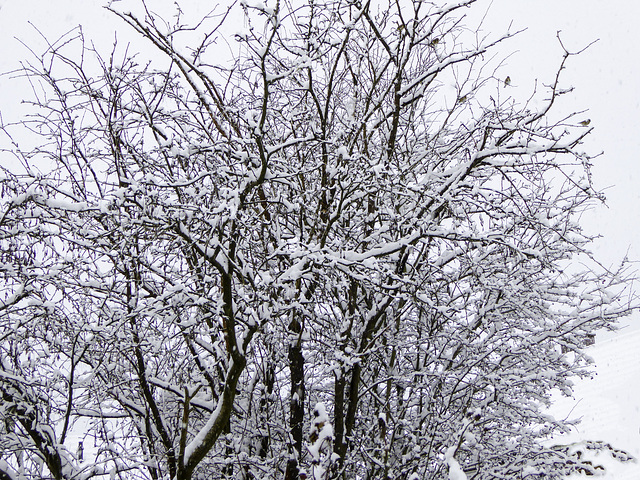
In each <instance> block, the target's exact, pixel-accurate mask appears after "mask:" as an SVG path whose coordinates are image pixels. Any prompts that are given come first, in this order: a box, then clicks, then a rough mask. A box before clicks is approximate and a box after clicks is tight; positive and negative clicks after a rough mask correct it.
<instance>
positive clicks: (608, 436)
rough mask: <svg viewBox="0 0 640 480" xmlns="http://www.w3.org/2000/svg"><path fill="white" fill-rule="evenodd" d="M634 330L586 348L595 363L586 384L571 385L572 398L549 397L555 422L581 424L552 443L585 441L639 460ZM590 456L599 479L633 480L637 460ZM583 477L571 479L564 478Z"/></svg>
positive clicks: (639, 336)
mask: <svg viewBox="0 0 640 480" xmlns="http://www.w3.org/2000/svg"><path fill="white" fill-rule="evenodd" d="M639 350H640V331H632V332H629V333H625V332H624V331H622V332H620V333H618V334H617V335H616V336H615V337H613V338H611V339H609V340H605V341H602V342H596V344H595V345H592V346H591V347H588V348H587V349H586V353H587V354H588V355H589V356H591V357H592V358H593V359H594V361H595V364H596V368H595V375H594V376H593V378H592V379H583V380H579V381H576V386H575V388H574V394H573V397H572V398H568V397H561V396H560V395H557V396H556V397H554V405H553V406H552V409H551V411H552V413H553V414H554V416H555V417H556V418H568V419H581V422H580V423H579V424H578V425H576V426H575V427H574V428H573V430H572V432H571V433H569V434H567V435H563V436H560V437H557V438H554V443H562V444H573V443H578V442H581V441H586V440H593V441H603V442H604V443H606V444H610V445H611V446H612V447H613V448H617V449H621V450H624V451H625V452H627V453H629V454H631V455H632V456H633V457H635V458H636V459H638V460H640V403H639V401H638V399H639V398H640V361H639V360H640V359H639V358H638V351H639ZM589 455H591V456H592V457H593V462H594V464H600V465H603V466H604V467H605V469H606V471H605V473H604V475H603V476H602V477H599V478H603V479H610V480H613V479H615V480H637V479H639V478H640V461H638V460H636V461H635V462H634V461H632V462H624V463H623V462H619V461H617V460H614V459H613V458H612V457H611V455H610V453H609V452H607V451H602V452H599V453H598V454H596V455H594V454H593V453H589ZM574 477H575V478H584V477H579V476H577V475H575V476H572V477H570V478H574Z"/></svg>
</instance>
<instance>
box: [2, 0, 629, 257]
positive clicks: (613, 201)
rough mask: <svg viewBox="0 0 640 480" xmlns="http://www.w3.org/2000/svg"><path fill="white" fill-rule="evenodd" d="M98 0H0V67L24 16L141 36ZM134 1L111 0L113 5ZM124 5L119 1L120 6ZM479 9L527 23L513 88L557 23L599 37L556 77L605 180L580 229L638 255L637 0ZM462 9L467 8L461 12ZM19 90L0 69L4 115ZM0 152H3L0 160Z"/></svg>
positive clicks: (12, 111) (30, 37) (525, 78)
mask: <svg viewBox="0 0 640 480" xmlns="http://www.w3.org/2000/svg"><path fill="white" fill-rule="evenodd" d="M104 3H105V0H55V1H52V0H0V72H7V71H10V70H13V69H15V68H17V67H19V62H20V60H21V59H24V58H28V57H29V53H28V51H27V49H26V48H25V47H24V46H23V45H22V44H21V43H20V42H19V41H18V40H16V37H17V38H18V39H20V40H22V41H23V42H24V43H26V44H28V45H29V46H31V47H32V48H33V49H34V50H35V51H36V52H41V51H42V50H43V48H44V45H45V44H44V41H43V39H42V38H40V36H39V34H38V33H37V31H36V30H35V29H34V27H33V26H31V25H29V22H31V23H32V24H33V25H35V26H36V27H37V28H38V29H39V30H40V31H41V32H42V33H43V34H44V35H45V36H46V37H47V38H49V39H57V38H59V37H60V36H61V35H62V34H64V33H65V32H67V31H69V30H70V29H72V28H73V27H75V26H77V25H78V24H82V25H83V30H84V33H85V37H86V38H87V39H90V40H94V41H95V42H96V44H97V45H96V46H97V47H98V49H99V50H102V51H104V52H105V53H107V52H109V51H110V49H111V46H112V43H113V38H114V31H117V32H118V37H119V40H120V42H124V41H125V40H127V39H131V40H132V47H131V48H132V50H134V51H135V50H139V49H140V50H144V49H145V47H146V45H144V44H143V43H141V42H143V41H141V40H140V39H137V38H136V37H135V36H134V35H132V34H131V31H130V29H129V28H128V27H127V26H125V25H123V22H122V21H120V19H118V18H116V17H115V16H114V15H112V14H110V13H109V12H107V11H105V10H104V9H102V8H101V5H102V4H104ZM148 3H149V4H150V5H153V8H156V9H158V10H163V9H164V8H163V6H164V5H168V6H170V5H172V4H173V1H172V0H151V1H149V2H148ZM180 3H181V5H182V8H183V10H184V11H185V13H186V14H189V12H196V13H197V14H200V13H206V11H208V10H209V9H210V8H212V7H211V6H212V5H215V4H216V2H211V1H210V0H182V1H181V2H180ZM136 4H138V1H137V0H121V1H119V2H117V3H116V4H115V5H116V6H118V7H119V8H121V9H124V8H130V6H131V5H136ZM125 6H126V7H125ZM478 7H479V8H480V9H484V8H488V11H489V13H488V15H487V20H486V25H487V26H489V28H490V29H492V30H495V31H496V33H497V32H499V31H503V30H506V29H507V27H508V25H509V23H510V22H511V21H512V22H513V27H512V29H513V30H519V29H522V28H527V30H526V31H525V32H523V33H521V34H520V35H519V36H518V37H516V38H515V39H512V40H510V41H509V42H507V43H504V44H503V45H502V48H503V51H504V54H505V55H507V54H509V53H512V52H515V53H514V55H513V56H511V57H509V59H508V60H507V63H506V66H505V68H504V72H505V75H506V74H508V75H510V76H511V79H512V84H513V88H515V89H522V90H523V91H526V92H529V91H531V89H532V88H533V85H534V81H535V80H536V79H538V80H539V81H540V82H547V83H548V82H550V81H551V79H552V78H553V75H554V73H555V68H556V67H557V65H558V64H559V62H560V60H561V56H562V50H561V48H560V46H559V44H558V41H557V39H556V32H557V31H558V30H561V31H562V33H561V36H562V39H563V42H564V43H565V46H566V47H567V48H569V49H570V50H579V49H581V48H583V47H584V46H586V45H587V44H589V43H590V42H592V41H594V40H596V39H599V41H598V42H597V43H596V44H594V45H592V46H591V47H590V48H589V49H588V50H587V51H586V52H584V53H583V54H581V55H580V56H578V57H573V58H572V59H571V60H570V62H569V64H568V68H567V70H566V72H565V75H564V79H565V81H564V84H563V86H570V85H573V86H574V87H575V91H574V93H572V94H570V95H567V96H565V97H563V104H562V105H563V108H564V109H565V110H566V111H567V112H569V111H577V110H584V109H589V111H588V112H587V113H585V118H590V119H591V120H592V121H591V126H593V127H595V128H594V130H593V132H592V133H591V135H590V136H589V137H588V140H587V142H586V145H585V150H586V151H588V152H590V153H594V154H595V153H599V152H604V155H603V156H602V157H599V158H598V159H596V161H595V167H594V181H595V184H596V187H598V188H600V189H603V188H604V189H606V194H607V197H608V202H607V203H608V208H600V209H598V210H596V211H594V212H591V213H589V214H588V215H586V216H585V218H584V220H583V224H584V225H585V227H586V229H587V231H588V232H589V233H600V234H601V235H602V236H603V238H602V239H600V240H599V241H598V242H597V243H596V244H595V245H594V248H593V250H594V251H595V253H596V255H597V256H598V258H600V259H601V260H602V261H603V263H604V264H605V265H607V266H609V265H612V264H615V263H616V262H617V261H619V260H620V259H621V258H622V257H624V256H625V254H626V253H627V251H628V252H629V254H630V258H632V259H633V258H635V259H640V226H638V225H637V222H638V220H639V219H640V189H639V187H640V170H638V171H636V164H637V163H638V161H637V157H638V152H640V135H639V134H638V132H637V130H638V129H639V126H640V94H639V93H638V87H640V80H639V79H640V62H639V61H638V60H639V58H638V57H639V55H638V54H639V53H640V47H639V45H640V29H639V28H637V18H638V17H639V14H640V2H636V1H635V0H609V1H607V2H604V1H602V0H535V1H532V0H493V1H491V0H485V1H483V2H480V5H476V6H475V7H474V9H476V10H474V11H477V8H478ZM470 13H471V12H470ZM28 95H29V92H28V91H25V85H24V82H20V81H18V80H15V79H11V78H10V77H9V76H6V75H5V76H0V112H2V115H3V119H4V121H5V122H8V121H10V120H15V119H17V118H18V117H19V115H20V109H19V107H20V101H21V98H23V97H24V96H28ZM3 161H5V160H3Z"/></svg>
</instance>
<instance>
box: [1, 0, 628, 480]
mask: <svg viewBox="0 0 640 480" xmlns="http://www.w3.org/2000/svg"><path fill="white" fill-rule="evenodd" d="M476 3H479V2H476V0H468V1H464V2H459V3H455V4H449V5H444V6H438V5H435V4H431V3H427V2H420V1H415V2H405V3H403V2H398V3H394V2H389V3H388V4H387V3H381V4H379V5H377V4H374V3H372V2H364V3H363V2H358V1H345V0H328V1H324V0H323V1H310V2H308V3H305V4H298V3H296V2H291V3H289V2H286V1H277V2H275V3H273V5H262V4H260V5H257V4H256V5H253V4H250V3H249V2H241V3H240V4H239V6H238V7H237V8H238V9H240V11H241V12H242V14H243V15H244V17H243V18H244V19H245V20H244V22H245V28H244V29H243V30H242V31H241V32H238V33H236V34H235V36H234V38H233V39H232V38H230V36H229V34H228V33H226V32H228V31H229V28H230V27H229V26H228V23H229V22H232V19H233V18H234V15H235V13H234V12H235V10H234V9H233V8H230V9H229V10H228V11H225V12H223V13H222V14H220V15H217V14H211V15H210V16H208V17H207V18H205V19H203V21H202V22H201V23H200V24H198V25H197V26H195V27H192V26H189V25H182V24H181V16H180V15H178V16H176V17H175V18H176V20H175V23H174V24H173V25H168V24H167V23H166V22H165V21H164V20H163V19H162V18H161V17H159V16H156V15H155V14H154V13H152V12H151V11H150V10H146V14H145V15H144V16H141V17H137V16H135V15H133V14H130V13H125V12H124V11H120V10H117V9H112V8H110V10H111V11H112V12H113V13H114V14H115V15H117V16H118V17H120V18H121V19H122V20H123V21H124V22H125V23H126V24H128V25H129V26H130V27H132V28H133V29H134V31H135V32H137V33H138V34H139V35H140V37H141V38H143V39H145V40H146V41H149V42H150V43H151V44H152V45H153V47H154V48H155V49H156V50H157V51H158V52H159V53H161V54H162V55H163V56H164V57H165V59H166V60H168V61H169V66H168V67H167V68H162V69H158V68H156V67H155V63H150V64H147V65H140V64H138V62H137V60H136V56H135V55H132V54H131V53H130V52H129V49H130V47H128V48H126V49H121V48H119V47H118V46H117V45H116V46H115V47H114V50H113V52H112V53H111V55H110V56H107V57H105V56H103V55H101V53H100V52H98V51H95V49H94V48H93V47H89V46H88V45H86V44H85V43H84V38H83V37H82V36H81V35H79V36H78V37H76V38H65V39H63V40H61V41H60V42H56V43H54V44H51V45H50V48H49V49H48V50H47V52H46V54H45V55H44V56H43V57H42V60H41V62H39V63H33V64H28V65H26V66H25V75H26V77H27V78H28V79H29V80H30V81H31V82H32V85H34V87H35V88H34V93H35V94H36V101H35V104H36V106H37V107H38V109H37V110H36V114H35V115H34V116H33V117H31V118H29V119H27V120H24V121H23V122H21V124H20V125H18V126H17V128H18V129H28V130H30V131H33V132H36V133H37V134H38V135H40V136H41V138H42V139H43V144H42V146H41V147H40V148H38V149H36V150H34V151H29V152H24V151H22V150H20V149H19V148H18V146H17V144H16V146H15V148H13V149H12V150H11V151H10V152H7V151H5V152H4V155H7V154H8V153H11V154H12V155H13V156H14V157H13V158H14V161H16V162H19V164H20V165H21V168H20V169H17V168H16V169H11V168H6V167H4V169H3V171H4V178H3V179H2V188H3V201H2V215H1V217H0V227H1V239H2V240H1V244H0V245H1V248H2V250H1V253H2V265H1V270H0V272H1V274H2V276H3V278H4V281H5V283H4V287H3V289H4V291H3V295H4V296H3V298H2V304H1V311H0V315H1V316H0V349H2V356H1V358H0V361H1V362H2V366H1V369H0V391H1V392H2V395H3V402H4V403H3V407H2V408H1V409H0V418H1V419H2V420H3V422H4V428H1V429H0V432H1V433H0V445H1V446H2V451H3V452H7V453H4V454H3V456H2V457H0V472H2V473H1V474H2V475H3V476H4V477H3V478H25V476H26V478H44V477H47V476H49V477H50V478H55V479H72V478H73V479H76V478H90V477H102V476H107V475H111V476H112V478H113V477H114V476H118V477H119V478H151V479H154V480H155V479H176V480H187V479H192V478H193V479H195V478H243V479H246V478H281V477H284V478H286V479H288V480H289V479H296V478H305V477H307V476H311V477H313V478H314V479H319V478H338V477H341V478H345V479H349V478H371V479H373V478H380V479H386V478H403V479H415V478H429V479H440V478H447V471H448V469H457V470H459V471H462V472H465V474H466V475H467V476H469V478H478V479H489V478H505V477H509V478H515V477H517V478H520V476H523V475H529V476H532V477H533V476H535V475H538V476H544V477H545V478H556V477H559V476H560V475H562V474H564V473H567V472H571V471H583V472H593V470H594V468H595V467H594V466H593V465H590V464H589V463H587V462H584V461H581V460H580V459H575V458H572V457H571V456H570V455H569V453H568V451H567V450H566V449H562V448H548V447H546V446H545V445H546V444H545V443H544V440H545V439H548V438H549V436H550V435H552V434H554V433H558V432H562V431H564V430H566V429H567V428H568V425H567V424H566V422H563V421H558V420H554V419H552V418H550V417H549V415H548V414H546V413H545V412H544V409H545V408H546V407H547V406H548V404H549V396H550V392H551V391H552V390H554V389H560V390H562V391H564V392H570V388H571V387H570V385H571V382H570V379H571V378H572V377H575V376H576V375H584V374H585V373H586V368H587V363H588V362H587V361H586V359H585V357H584V356H583V355H582V353H581V347H582V342H583V341H584V337H585V335H588V334H590V333H591V332H593V331H595V330H597V329H599V328H611V327H612V326H613V325H614V323H615V321H616V319H617V318H619V317H620V316H622V315H625V314H627V313H629V311H630V309H631V308H632V302H631V301H630V300H629V298H628V297H626V296H625V294H626V293H627V292H626V289H627V288H628V285H629V276H628V274H627V273H626V267H625V266H624V264H623V266H622V267H621V268H620V270H618V271H615V272H610V271H608V270H607V269H603V268H601V267H600V266H599V265H598V264H597V262H595V261H594V260H593V259H592V258H591V256H590V254H589V252H588V250H587V248H588V244H589V241H590V238H589V237H587V236H586V235H584V233H583V232H582V231H581V229H580V226H579V224H578V223H577V219H578V218H579V215H580V213H581V212H583V211H584V210H585V209H586V208H589V207H591V206H592V205H594V203H597V202H599V201H601V200H602V197H601V195H600V194H598V193H597V192H595V191H594V190H593V188H592V185H591V178H590V173H589V167H590V157H589V156H588V155H586V154H584V153H582V152H581V150H580V144H581V141H582V140H583V139H584V137H585V136H586V135H587V134H588V133H589V131H590V129H589V128H587V127H585V126H582V125H580V124H579V120H581V119H580V118H579V117H577V115H576V114H573V115H569V116H567V117H565V118H557V117H556V116H555V111H554V109H553V107H554V106H555V104H556V103H557V102H558V100H559V97H560V96H561V95H562V93H564V92H565V91H566V89H565V88H564V87H563V85H562V83H561V76H560V73H561V71H562V70H563V69H564V68H565V64H566V62H567V61H568V60H569V59H570V57H571V56H572V53H571V52H569V51H565V55H564V57H563V58H562V59H560V65H559V68H558V75H557V76H556V77H555V78H554V79H551V83H550V84H549V86H548V87H545V91H544V97H543V98H545V99H546V100H544V102H543V104H542V106H541V107H538V108H534V107H533V106H532V105H530V104H528V103H525V104H518V103H517V102H516V101H514V100H513V99H512V98H510V97H509V95H508V90H507V89H506V87H505V86H504V80H503V79H500V78H498V76H497V74H494V73H487V72H488V71H489V72H493V70H486V69H487V68H495V66H492V64H491V62H490V61H489V60H487V59H488V58H490V53H491V52H492V51H494V50H496V48H498V47H499V45H500V44H501V42H502V41H503V40H505V39H507V38H508V37H509V36H510V35H509V34H507V35H505V36H502V37H497V38H493V37H491V36H483V35H482V32H481V30H479V29H478V30H469V29H468V28H467V27H466V23H465V18H464V15H463V13H464V12H465V11H466V9H467V7H472V6H474V4H476ZM145 8H146V7H145ZM194 32H196V34H200V37H199V38H200V42H201V43H198V44H196V45H195V46H194V44H193V43H190V46H191V48H186V47H185V48H181V47H179V45H181V44H183V43H184V42H182V40H181V39H182V38H183V37H185V38H189V39H193V38H194ZM469 32H472V33H474V35H471V36H470V35H468V34H469ZM202 33H204V36H202ZM202 38H204V40H202ZM225 38H226V39H227V40H228V41H229V42H232V41H234V42H237V43H238V44H239V45H240V46H241V48H240V49H239V50H238V51H239V52H240V53H237V54H236V55H235V56H229V57H228V61H226V60H225V59H220V58H219V57H220V53H219V52H220V48H221V45H222V43H223V42H222V40H223V39H225ZM469 39H472V40H473V42H469ZM77 45H80V47H81V50H80V52H81V54H80V55H78V54H77V53H74V50H73V48H75V47H76V46H77ZM94 58H96V59H97V60H96V61H95V62H94V63H92V62H93V60H92V59H94ZM160 64H162V65H165V64H166V61H165V63H162V62H159V63H158V65H160ZM536 95H538V96H539V94H536ZM3 131H4V133H5V134H6V135H7V138H11V135H16V134H15V133H14V131H15V126H4V128H3ZM578 258H580V259H582V261H583V262H584V264H586V265H590V267H589V268H586V269H585V270H584V271H582V270H579V269H578V268H577V266H576V263H575V261H576V259H578ZM74 431H81V432H82V434H81V440H80V441H81V442H82V443H81V444H80V445H78V444H77V443H76V444H72V443H71V440H70V438H72V436H73V435H76V436H75V437H73V438H77V434H73V435H72V432H74ZM306 432H310V435H309V436H307V434H306ZM90 445H93V446H94V447H93V448H90V447H89V446H90ZM74 452H75V453H74ZM21 476H22V477H21Z"/></svg>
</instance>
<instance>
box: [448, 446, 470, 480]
mask: <svg viewBox="0 0 640 480" xmlns="http://www.w3.org/2000/svg"><path fill="white" fill-rule="evenodd" d="M455 453H456V447H455V446H453V447H449V448H447V451H446V453H445V454H444V458H445V460H446V462H447V465H449V480H467V476H466V475H465V473H464V472H463V471H462V467H461V466H460V464H459V463H458V461H457V460H456V459H455V458H454V457H453V456H454V454H455Z"/></svg>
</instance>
